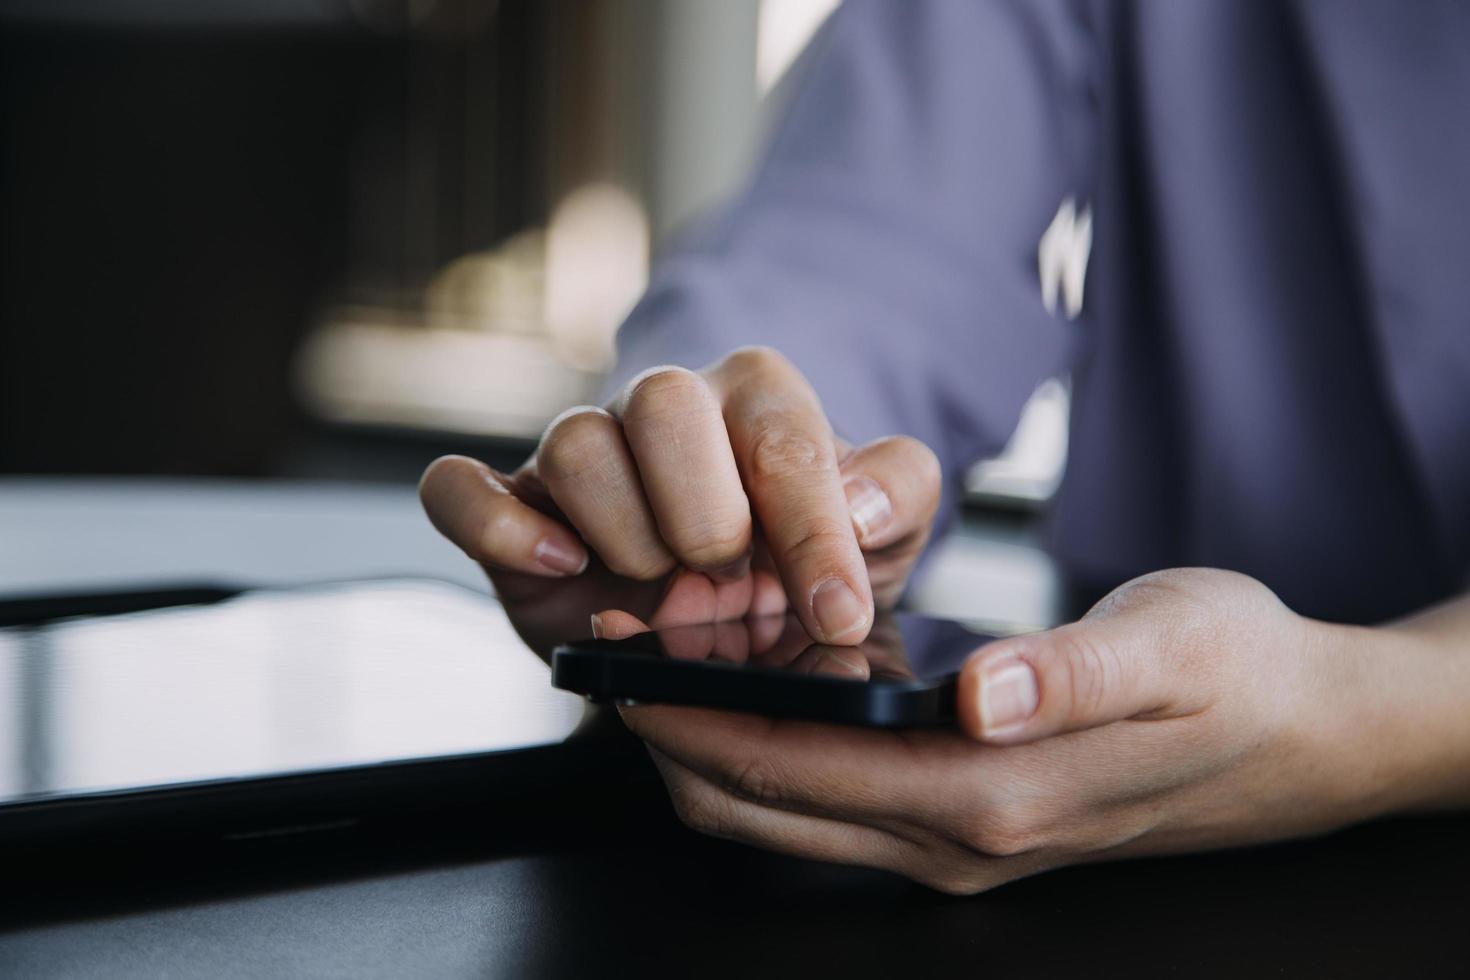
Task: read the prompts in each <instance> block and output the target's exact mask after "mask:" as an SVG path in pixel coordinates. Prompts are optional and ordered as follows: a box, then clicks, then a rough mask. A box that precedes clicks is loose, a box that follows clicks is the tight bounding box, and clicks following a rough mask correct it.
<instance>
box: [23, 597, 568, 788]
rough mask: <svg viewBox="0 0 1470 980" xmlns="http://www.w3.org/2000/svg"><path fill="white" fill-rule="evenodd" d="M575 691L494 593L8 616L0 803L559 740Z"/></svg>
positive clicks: (242, 600)
mask: <svg viewBox="0 0 1470 980" xmlns="http://www.w3.org/2000/svg"><path fill="white" fill-rule="evenodd" d="M584 710H585V706H584V702H583V701H582V699H581V698H580V697H578V696H576V695H574V694H568V693H566V692H563V691H558V690H556V689H554V688H552V687H551V685H550V683H549V682H548V678H547V667H546V665H545V663H543V662H542V660H540V659H539V658H538V657H537V656H536V655H535V654H533V653H532V652H531V651H530V650H528V649H527V647H526V645H525V644H524V643H523V642H522V641H521V640H520V639H519V638H518V637H517V635H516V633H515V631H514V630H513V629H512V628H511V624H510V622H509V621H508V620H507V618H506V615H505V613H504V611H503V610H502V609H501V607H500V605H499V604H498V603H496V602H495V601H494V600H493V599H491V598H489V597H487V596H483V595H479V594H477V593H474V592H472V591H469V590H467V589H463V588H460V587H458V586H454V585H449V584H445V583H437V582H431V581H414V580H397V581H380V582H367V583H355V584H347V585H337V586H332V587H320V588H310V589H302V590H291V591H260V592H247V593H243V594H242V595H240V596H238V597H236V598H234V599H230V600H227V601H225V602H222V603H219V604H215V605H208V606H184V607H178V608H172V609H161V610H154V611H149V612H142V613H134V614H130V615H123V616H109V617H99V618H92V619H85V618H84V619H74V620H65V621H60V622H55V623H51V624H48V625H44V626H39V627H33V628H9V629H3V630H0V805H5V804H12V803H16V802H24V801H30V800H36V799H42V798H45V797H48V796H56V795H75V794H84V793H105V792H109V791H117V790H126V789H136V788H141V787H156V786H166V785H172V784H180V783H195V782H203V781H214V780H230V779H240V778H248V777H260V776H270V775H278V774H286V773H292V772H300V771H307V770H321V769H330V768H337V767H346V766H361V765H371V764H375V763H383V762H392V761H399V760H409V759H419V758H428V757H441V756H452V755H463V754H471V753H484V752H495V751H500V750H506V749H516V748H524V747H529V746H535V745H543V744H548V743H555V742H559V741H561V740H562V739H564V738H566V737H567V736H568V735H569V734H571V732H572V731H573V729H575V728H576V726H577V724H578V723H579V722H580V720H581V718H582V716H583V712H584Z"/></svg>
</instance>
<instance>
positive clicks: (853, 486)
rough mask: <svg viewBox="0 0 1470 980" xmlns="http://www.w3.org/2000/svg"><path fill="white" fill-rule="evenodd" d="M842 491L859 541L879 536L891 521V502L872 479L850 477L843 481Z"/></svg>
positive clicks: (868, 477) (867, 477)
mask: <svg viewBox="0 0 1470 980" xmlns="http://www.w3.org/2000/svg"><path fill="white" fill-rule="evenodd" d="M842 490H843V492H844V493H846V494H847V509H848V511H849V512H850V513H851V514H852V526H853V528H854V530H856V531H857V536H858V540H859V541H866V540H868V539H869V538H871V537H874V536H875V535H878V534H881V533H882V532H883V530H884V528H886V527H888V524H889V522H890V521H892V520H893V502H892V501H891V500H889V499H888V494H886V493H884V492H883V488H882V487H880V486H879V485H878V481H877V480H874V479H873V478H872V477H870V476H850V477H848V478H847V479H846V480H844V481H843V483H842Z"/></svg>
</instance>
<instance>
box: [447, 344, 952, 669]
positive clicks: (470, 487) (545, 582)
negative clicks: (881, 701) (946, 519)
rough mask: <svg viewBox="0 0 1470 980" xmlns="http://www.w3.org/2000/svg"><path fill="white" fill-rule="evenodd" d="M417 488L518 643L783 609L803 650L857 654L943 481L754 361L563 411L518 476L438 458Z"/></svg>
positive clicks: (670, 374)
mask: <svg viewBox="0 0 1470 980" xmlns="http://www.w3.org/2000/svg"><path fill="white" fill-rule="evenodd" d="M419 490H420V496H421V497H422V499H423V503H424V508H425V510H426V511H427V512H428V515H429V519H430V520H431V521H432V522H433V524H434V526H435V527H436V528H438V529H439V531H440V532H441V533H443V534H444V535H445V536H446V537H448V538H449V539H450V540H451V541H453V542H454V543H455V544H457V545H458V546H459V547H460V548H462V549H463V550H464V551H465V553H466V554H468V555H469V556H470V557H471V558H473V559H475V560H476V561H478V562H480V563H481V564H482V565H484V566H485V568H486V569H487V570H488V571H489V573H490V576H491V579H492V581H493V582H494V584H495V588H496V591H497V593H498V594H499V595H500V597H501V599H502V600H503V601H504V602H505V603H506V606H507V609H508V610H509V611H510V612H511V615H512V617H513V618H515V619H516V620H517V625H518V628H522V630H523V632H525V628H526V626H527V625H530V626H531V628H532V629H533V630H534V629H535V628H537V627H536V623H534V622H533V623H528V622H527V620H528V619H529V620H534V621H540V620H542V619H546V618H548V617H550V616H552V615H554V616H555V617H557V618H559V619H560V620H562V621H565V620H566V618H567V617H568V616H587V615H592V614H594V613H597V612H599V611H601V610H606V609H609V608H618V609H626V610H627V611H628V612H630V613H632V614H633V615H634V616H637V617H639V618H640V619H644V620H647V621H648V623H649V624H650V625H652V626H654V627H660V626H664V625H677V624H678V623H680V622H695V621H699V620H701V619H711V620H712V619H717V618H733V617H738V616H742V615H745V614H746V613H750V612H754V613H759V614H769V613H776V612H781V611H783V610H784V609H785V608H786V605H787V603H788V602H789V605H790V608H791V609H792V610H794V611H795V613H796V615H797V616H798V618H799V619H800V620H801V622H802V625H803V626H804V627H805V628H806V630H807V631H808V632H809V633H810V634H811V636H812V637H813V638H814V639H816V640H819V641H823V642H826V643H829V644H842V645H852V644H857V643H860V642H861V641H862V640H863V639H864V638H865V637H866V636H867V635H868V631H869V629H870V628H871V625H872V623H873V616H874V609H875V605H876V606H879V607H886V606H890V605H892V604H893V603H894V602H896V601H897V599H898V597H899V595H900V594H901V593H902V591H903V586H904V584H905V582H906V581H907V578H908V574H909V571H910V570H911V568H912V566H913V563H914V561H915V559H917V558H918V556H919V555H920V553H921V552H922V551H923V549H924V546H925V544H926V543H927V542H928V539H929V532H930V527H931V525H932V523H933V520H934V514H935V511H936V510H937V508H938V504H939V493H940V470H939V464H938V461H937V460H936V458H935V456H934V454H933V452H931V451H930V450H929V449H928V447H926V446H924V445H923V444H922V443H920V442H918V441H916V440H914V439H911V438H907V437H904V436H896V437H891V438H886V439H879V440H877V441H875V442H872V443H869V444H868V445H866V446H862V447H859V448H857V449H854V448H852V447H850V446H849V445H848V444H847V443H846V442H844V441H843V440H841V439H840V438H838V437H837V436H835V435H834V434H833V432H832V429H831V426H830V425H829V424H828V422H827V419H826V416H825V415H824V414H823V412H822V407H821V405H820V403H819V402H818V400H817V396H816V393H815V392H814V391H813V390H812V388H811V386H810V385H809V384H808V383H807V381H806V379H805V378H803V377H802V375H801V373H800V372H799V371H797V370H796V368H795V367H794V366H793V365H792V364H791V363H790V362H789V361H787V360H786V359H785V358H784V357H782V356H781V355H780V354H778V353H776V352H775V351H772V350H770V349H768V348H758V347H756V348H742V349H740V350H737V351H735V352H734V353H732V354H730V355H729V356H727V357H725V358H723V359H722V360H720V361H718V362H716V363H715V364H713V365H710V366H709V367H707V368H705V369H703V370H701V371H698V372H694V371H688V370H685V369H683V368H673V367H663V368H654V369H652V370H649V371H645V372H644V373H643V374H640V375H639V376H638V377H636V378H634V379H633V380H632V381H630V382H629V383H628V385H627V386H626V388H624V390H623V391H622V392H621V393H620V394H619V395H618V396H617V397H615V398H613V399H612V401H611V402H610V403H609V404H608V405H607V406H605V407H603V408H596V407H592V406H583V407H579V408H574V409H571V410H569V411H567V412H564V413H562V414H561V415H560V416H558V417H557V419H556V420H555V421H554V422H552V424H551V425H550V427H548V428H547V430H546V434H545V436H543V438H542V440H541V444H540V446H539V447H538V448H537V450H536V452H535V453H534V454H533V455H532V457H531V458H530V459H529V460H528V461H527V462H526V463H525V465H523V466H522V467H521V468H520V469H518V470H517V471H516V472H515V473H513V474H503V473H498V472H496V471H495V470H492V469H491V468H490V467H488V466H486V465H485V464H483V463H480V462H478V461H476V460H472V459H468V458H466V457H463V456H445V457H443V458H441V459H438V460H435V461H434V463H433V464H431V465H430V466H429V468H428V470H427V471H425V473H424V477H423V480H422V482H421V484H420V488H419ZM753 518H754V519H753ZM543 610H544V611H546V613H547V616H545V617H543V616H542V615H541V611H543ZM583 621H584V622H585V620H583ZM533 645H534V644H533Z"/></svg>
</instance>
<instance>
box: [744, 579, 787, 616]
mask: <svg viewBox="0 0 1470 980" xmlns="http://www.w3.org/2000/svg"><path fill="white" fill-rule="evenodd" d="M750 589H751V592H750V609H749V611H748V613H747V614H748V615H750V616H752V617H757V616H758V617H761V618H764V619H771V618H775V619H777V620H782V619H784V618H785V615H786V608H787V603H786V590H785V589H783V588H782V587H781V580H780V579H779V578H777V577H776V576H775V575H773V574H771V573H770V572H767V571H763V570H760V569H757V570H755V571H753V572H751V573H750Z"/></svg>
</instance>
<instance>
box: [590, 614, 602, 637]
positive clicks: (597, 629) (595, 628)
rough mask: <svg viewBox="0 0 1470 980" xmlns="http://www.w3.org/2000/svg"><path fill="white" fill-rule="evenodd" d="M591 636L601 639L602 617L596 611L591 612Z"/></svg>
mask: <svg viewBox="0 0 1470 980" xmlns="http://www.w3.org/2000/svg"><path fill="white" fill-rule="evenodd" d="M592 638H593V639H594V640H600V639H602V617H601V616H599V615H597V613H593V614H592Z"/></svg>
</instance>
